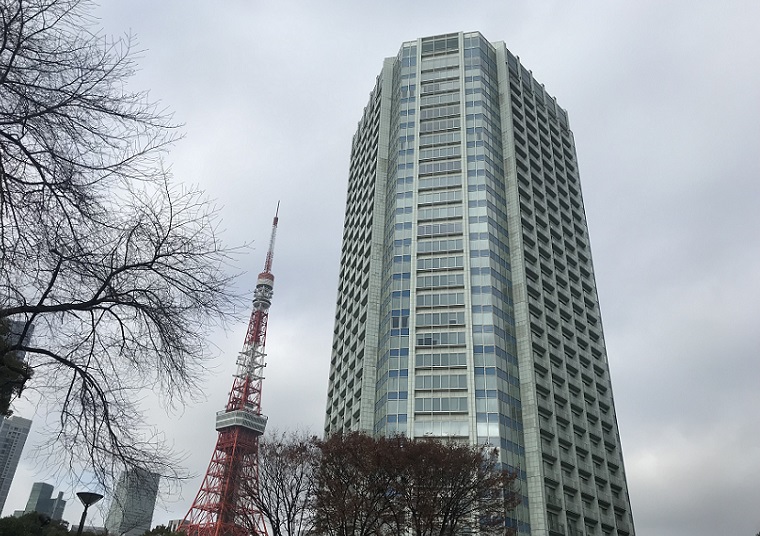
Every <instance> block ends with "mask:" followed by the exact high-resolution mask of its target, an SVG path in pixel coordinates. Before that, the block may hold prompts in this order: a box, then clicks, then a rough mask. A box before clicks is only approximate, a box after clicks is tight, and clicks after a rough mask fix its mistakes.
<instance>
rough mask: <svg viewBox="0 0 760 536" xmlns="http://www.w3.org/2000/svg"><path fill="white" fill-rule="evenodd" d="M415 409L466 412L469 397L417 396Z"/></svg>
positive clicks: (419, 410) (420, 410)
mask: <svg viewBox="0 0 760 536" xmlns="http://www.w3.org/2000/svg"><path fill="white" fill-rule="evenodd" d="M414 411H418V412H436V411H446V412H466V411H467V397H466V396H456V397H442V398H415V399H414Z"/></svg>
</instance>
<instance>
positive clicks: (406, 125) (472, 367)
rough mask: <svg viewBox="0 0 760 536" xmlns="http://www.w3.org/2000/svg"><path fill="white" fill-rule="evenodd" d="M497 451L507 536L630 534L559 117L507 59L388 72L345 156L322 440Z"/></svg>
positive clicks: (473, 57)
mask: <svg viewBox="0 0 760 536" xmlns="http://www.w3.org/2000/svg"><path fill="white" fill-rule="evenodd" d="M345 430H363V431H366V432H368V433H374V434H386V435H389V434H397V433H402V434H406V435H408V436H411V437H438V438H447V439H453V440H458V441H465V442H469V443H471V444H491V445H494V446H497V447H499V449H500V456H501V460H502V462H503V463H505V464H507V465H509V466H511V467H513V468H516V469H518V470H519V472H520V479H521V481H522V486H521V492H522V493H523V495H525V497H526V500H525V501H523V504H522V505H521V506H520V507H518V509H517V510H516V511H515V513H514V519H512V520H510V523H511V524H513V526H515V527H517V528H518V529H519V533H520V534H528V533H530V534H532V535H538V536H544V535H547V534H568V535H573V536H579V535H587V536H590V535H594V536H596V535H599V536H601V535H609V534H617V535H626V536H627V535H632V534H633V533H634V529H633V522H632V517H631V508H630V503H629V499H628V491H627V484H626V479H625V473H624V468H623V459H622V454H621V448H620V439H619V436H618V427H617V422H616V417H615V408H614V404H613V400H612V389H611V386H610V379H609V368H608V364H607V354H606V350H605V346H604V337H603V334H602V325H601V317H600V314H599V304H598V300H597V294H596V284H595V281H594V272H593V268H592V264H591V251H590V246H589V238H588V229H587V226H586V218H585V213H584V207H583V200H582V198H581V188H580V182H579V176H578V165H577V162H576V153H575V146H574V141H573V135H572V133H571V131H570V129H569V124H568V118H567V113H566V112H565V110H564V109H562V108H561V107H560V106H558V105H557V102H556V100H555V99H554V97H552V96H551V95H549V93H547V91H546V90H545V88H544V86H543V85H542V84H540V83H539V82H538V81H536V80H535V79H534V78H533V75H532V73H531V72H530V71H528V70H527V69H526V68H525V67H523V66H522V65H521V63H520V61H519V59H518V58H517V57H516V56H514V55H512V54H511V53H510V52H509V51H508V50H507V49H506V47H505V45H504V43H500V42H499V43H493V44H492V43H489V42H488V41H487V40H486V39H485V38H484V37H483V36H482V35H480V34H479V33H464V34H463V33H459V34H449V35H441V36H435V37H429V38H423V39H418V40H416V41H411V42H407V43H404V44H403V45H402V47H401V50H400V51H399V53H398V55H397V56H396V57H394V58H389V59H386V60H385V62H384V65H383V69H382V71H381V73H380V75H379V76H378V78H377V83H376V85H375V88H374V90H373V91H372V93H371V94H370V100H369V103H368V104H367V106H366V108H365V110H364V114H363V117H362V119H361V121H360V122H359V126H358V129H357V132H356V134H355V135H354V139H353V146H352V152H351V164H350V172H349V180H348V200H347V208H346V216H345V229H344V235H343V250H342V257H341V273H340V286H339V290H338V304H337V312H336V322H335V332H334V341H333V352H332V361H331V369H330V383H329V388H328V402H327V415H326V420H325V432H326V433H328V434H329V433H333V432H338V431H345Z"/></svg>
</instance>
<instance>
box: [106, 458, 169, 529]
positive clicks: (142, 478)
mask: <svg viewBox="0 0 760 536" xmlns="http://www.w3.org/2000/svg"><path fill="white" fill-rule="evenodd" d="M159 478H160V477H159V476H158V475H157V474H155V473H149V472H147V471H141V470H138V469H132V470H129V471H125V472H123V473H122V474H121V476H120V477H119V480H118V482H117V483H116V490H115V493H114V498H113V502H112V503H111V507H110V508H109V510H108V516H107V517H106V529H107V530H108V533H109V534H112V535H114V536H142V534H143V533H144V532H145V531H147V530H150V526H151V522H152V521H153V509H154V508H155V506H156V495H157V494H158V481H159Z"/></svg>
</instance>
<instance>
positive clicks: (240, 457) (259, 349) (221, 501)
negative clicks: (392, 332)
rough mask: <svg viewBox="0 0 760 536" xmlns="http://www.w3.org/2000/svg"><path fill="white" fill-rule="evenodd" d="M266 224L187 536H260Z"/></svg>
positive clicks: (268, 278) (270, 283)
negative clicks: (247, 317) (246, 317)
mask: <svg viewBox="0 0 760 536" xmlns="http://www.w3.org/2000/svg"><path fill="white" fill-rule="evenodd" d="M277 208H278V210H277V212H276V213H275V217H274V221H273V223H272V236H271V239H270V241H269V250H268V252H267V258H266V262H265V263H264V271H263V272H261V273H260V274H259V277H258V280H257V282H256V290H255V291H254V295H253V312H252V313H251V321H250V322H249V324H248V332H247V333H246V336H245V343H244V345H243V350H242V351H241V352H240V355H239V357H238V360H237V372H236V374H235V380H234V381H233V384H232V390H231V391H230V397H229V400H228V401H227V407H226V408H225V409H224V411H220V412H218V413H217V414H216V429H217V431H218V432H219V438H218V439H217V442H216V448H215V449H214V454H213V455H212V456H211V462H210V463H209V466H208V470H207V471H206V476H205V478H204V479H203V483H202V484H201V488H200V490H199V491H198V495H197V496H196V497H195V501H194V502H193V506H192V507H191V508H190V511H189V512H188V513H187V515H186V516H185V519H184V520H183V521H182V524H181V525H180V528H179V530H180V531H184V532H185V533H186V534H187V536H249V535H250V534H256V535H259V536H266V534H267V530H266V525H265V524H264V518H263V516H262V514H261V511H260V510H259V509H258V508H257V507H256V506H255V502H254V499H255V494H257V493H258V489H259V465H258V457H259V437H260V436H261V435H262V434H263V433H264V429H265V427H266V422H267V418H266V417H265V416H263V415H262V414H261V383H262V380H263V379H264V377H263V371H264V366H265V363H264V357H265V353H264V343H265V342H266V334H267V320H268V319H269V307H270V305H271V304H272V291H273V288H274V276H273V275H272V261H273V258H274V239H275V235H276V233H277V215H278V214H279V205H278V207H277Z"/></svg>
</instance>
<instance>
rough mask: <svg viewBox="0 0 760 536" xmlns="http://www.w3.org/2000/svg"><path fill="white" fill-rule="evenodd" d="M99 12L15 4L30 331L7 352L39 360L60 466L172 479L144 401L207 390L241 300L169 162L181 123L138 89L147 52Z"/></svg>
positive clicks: (14, 206)
mask: <svg viewBox="0 0 760 536" xmlns="http://www.w3.org/2000/svg"><path fill="white" fill-rule="evenodd" d="M92 8H93V6H92V4H91V2H89V1H88V0H0V323H5V322H8V321H16V322H19V323H20V324H21V325H22V333H21V335H22V336H21V338H20V339H19V340H17V341H15V342H14V343H13V344H12V345H11V346H10V347H6V348H5V349H4V350H3V355H4V356H5V355H8V354H9V353H11V354H12V353H14V352H25V359H26V360H27V361H28V363H29V365H30V366H31V367H32V368H33V370H34V377H33V378H32V379H31V380H29V381H28V382H27V388H28V389H33V388H39V389H40V390H41V391H43V392H42V396H41V399H42V400H43V402H45V403H47V404H49V406H48V407H46V408H42V411H43V412H46V413H48V414H53V415H57V416H58V418H57V419H51V421H52V422H56V423H57V424H56V427H57V428H55V429H53V430H51V434H50V437H51V441H52V445H51V449H50V451H51V452H52V453H54V455H55V456H56V458H57V460H56V462H57V464H59V465H64V466H71V467H77V466H80V467H81V465H82V464H84V465H86V466H87V469H88V471H94V472H95V475H96V476H97V477H99V479H100V480H101V482H106V481H108V480H110V478H111V477H112V476H113V474H114V473H115V472H116V471H117V470H118V469H121V468H122V467H123V466H125V465H126V466H131V467H135V466H136V467H142V468H145V469H147V470H150V471H153V472H157V473H160V474H162V475H163V476H172V475H174V474H176V473H175V472H174V471H175V470H176V468H177V465H176V462H177V459H176V458H175V457H173V456H172V455H171V451H170V449H168V448H167V447H166V446H164V445H162V444H161V443H160V437H159V436H157V435H156V433H155V432H154V431H153V430H151V429H150V428H146V426H145V422H146V421H145V419H144V418H143V416H142V415H141V414H140V412H139V411H138V407H137V401H138V400H139V399H140V396H139V394H138V392H139V391H140V390H141V389H144V388H150V389H152V390H153V391H154V392H157V393H162V394H163V395H164V396H165V397H166V398H167V399H168V401H169V402H173V401H179V402H181V401H182V397H183V396H184V395H185V394H186V393H193V392H197V390H198V386H197V381H198V379H199V376H200V374H201V372H202V370H203V368H202V367H203V363H204V361H205V359H206V358H207V357H208V352H209V346H208V345H207V343H206V341H207V336H208V334H209V333H210V330H212V329H214V328H215V326H216V325H217V324H218V323H219V322H221V321H223V320H224V319H225V316H226V315H227V314H230V312H231V311H232V310H233V307H234V305H235V304H236V303H239V301H238V297H237V296H236V295H235V294H234V293H233V292H232V291H231V279H230V276H229V274H228V272H227V266H226V265H227V263H228V260H229V255H230V251H229V250H227V249H225V248H224V247H223V245H222V244H221V243H220V240H219V237H218V234H217V226H218V217H217V214H216V211H215V209H214V207H213V206H211V205H210V204H209V202H208V201H207V200H206V199H205V196H204V194H203V193H202V192H199V191H195V190H192V189H187V188H180V187H177V186H175V185H173V184H172V180H171V177H170V176H169V174H168V172H167V171H166V169H165V167H164V166H163V164H162V159H163V156H164V154H165V151H166V150H167V149H168V147H169V146H170V145H171V144H172V142H173V141H174V140H175V139H176V137H177V127H176V124H175V123H173V121H172V120H171V117H170V115H168V114H167V113H166V112H165V111H164V110H162V109H161V108H159V107H158V106H157V105H156V104H155V103H152V102H151V101H150V100H149V99H148V97H147V94H146V93H141V92H132V91H130V90H129V89H128V88H130V87H131V85H130V78H131V76H132V74H133V72H134V70H135V68H136V65H135V55H134V53H133V49H132V46H133V44H132V43H131V41H130V40H129V39H128V38H127V39H111V38H108V37H105V36H103V35H100V34H99V30H98V29H97V28H96V27H95V26H94V18H93V15H92ZM32 329H33V331H34V337H26V336H25V335H28V334H29V333H30V332H31V331H32ZM6 365H7V366H6V371H10V374H11V375H13V374H14V371H15V370H16V369H17V367H16V364H15V363H12V362H10V361H6ZM11 379H13V378H11ZM18 392H19V391H18V390H17V389H15V390H14V388H13V387H11V392H10V396H11V397H13V396H15V395H17V394H18ZM0 409H2V408H0ZM66 454H67V455H68V458H67V459H61V458H62V457H63V456H64V455H66Z"/></svg>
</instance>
